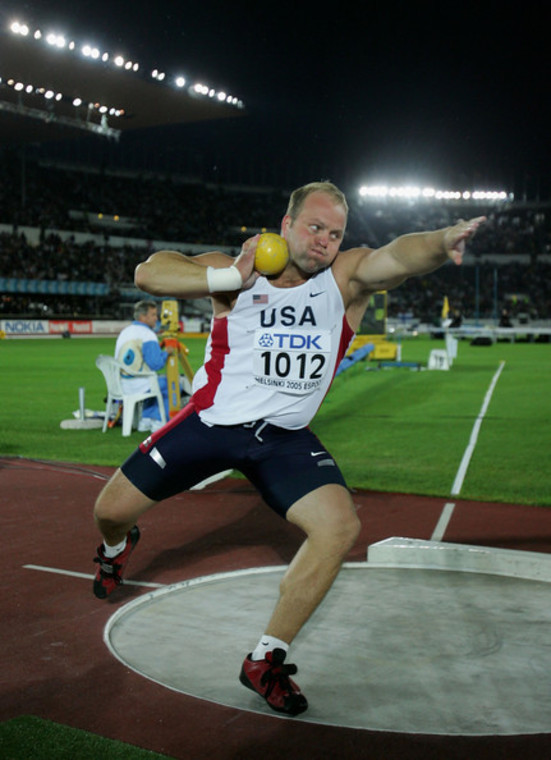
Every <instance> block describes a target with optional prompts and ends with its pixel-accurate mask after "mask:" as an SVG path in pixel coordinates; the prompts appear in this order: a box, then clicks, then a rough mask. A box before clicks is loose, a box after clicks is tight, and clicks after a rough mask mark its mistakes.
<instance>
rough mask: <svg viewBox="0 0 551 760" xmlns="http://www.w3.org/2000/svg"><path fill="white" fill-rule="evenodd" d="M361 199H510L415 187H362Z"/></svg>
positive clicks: (495, 193) (497, 193)
mask: <svg viewBox="0 0 551 760" xmlns="http://www.w3.org/2000/svg"><path fill="white" fill-rule="evenodd" d="M358 193H359V195H360V196H361V197H362V198H368V199H383V198H390V199H392V200H405V201H415V200H418V199H420V198H423V199H427V200H433V199H434V200H442V201H458V200H466V201H470V200H473V201H481V200H485V201H502V200H506V199H507V198H509V199H512V197H513V196H512V195H511V194H507V193H506V192H505V191H504V190H437V189H435V188H433V187H425V188H420V187H417V186H415V185H398V186H395V187H389V186H387V185H362V186H361V187H360V188H359V190H358Z"/></svg>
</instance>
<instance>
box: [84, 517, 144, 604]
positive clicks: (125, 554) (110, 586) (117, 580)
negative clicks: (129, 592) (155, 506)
mask: <svg viewBox="0 0 551 760" xmlns="http://www.w3.org/2000/svg"><path fill="white" fill-rule="evenodd" d="M139 539H140V530H139V528H138V526H137V525H134V527H133V528H132V529H131V530H129V531H128V533H127V535H126V546H125V547H124V549H123V550H122V552H120V553H119V554H117V556H116V557H113V558H111V559H110V558H109V557H106V556H105V554H104V551H103V544H101V545H100V546H98V556H97V557H96V558H95V559H94V562H97V563H98V564H99V567H98V569H97V570H96V577H95V578H94V594H95V595H96V596H97V597H98V599H105V597H106V596H109V594H110V593H111V592H112V591H114V590H115V589H116V588H117V586H120V584H121V583H122V582H123V581H122V574H123V571H124V568H125V567H126V565H127V563H128V560H129V558H130V555H131V554H132V552H133V550H134V547H135V546H136V544H137V543H138V541H139Z"/></svg>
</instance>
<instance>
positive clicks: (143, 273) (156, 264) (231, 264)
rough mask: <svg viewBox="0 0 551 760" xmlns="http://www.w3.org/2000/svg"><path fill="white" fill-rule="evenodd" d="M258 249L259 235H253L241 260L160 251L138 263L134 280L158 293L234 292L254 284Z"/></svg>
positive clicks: (188, 295)
mask: <svg viewBox="0 0 551 760" xmlns="http://www.w3.org/2000/svg"><path fill="white" fill-rule="evenodd" d="M255 250H256V238H250V239H249V240H247V241H245V243H244V244H243V248H242V250H241V253H240V255H239V256H238V257H237V259H232V257H231V256H228V255H226V254H225V253H220V252H216V251H214V252H212V253H202V254H199V255H197V256H193V257H191V256H184V255H183V254H182V253H178V252H177V251H158V252H157V253H154V254H152V255H151V256H150V257H149V258H148V259H147V260H146V261H144V262H142V263H141V264H138V266H137V267H136V271H135V273H134V282H135V284H136V286H137V287H138V288H140V290H143V291H144V292H146V293H151V294H152V295H156V296H174V297H175V298H204V297H205V296H209V295H212V294H213V293H233V292H236V291H239V290H242V289H245V288H249V287H251V285H252V284H253V283H254V280H255V279H256V275H255V273H254V272H253V265H254V253H255Z"/></svg>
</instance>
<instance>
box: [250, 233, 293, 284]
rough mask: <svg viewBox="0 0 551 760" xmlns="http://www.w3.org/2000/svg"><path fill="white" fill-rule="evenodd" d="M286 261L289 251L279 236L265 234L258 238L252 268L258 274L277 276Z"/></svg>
mask: <svg viewBox="0 0 551 760" xmlns="http://www.w3.org/2000/svg"><path fill="white" fill-rule="evenodd" d="M288 261H289V249H288V248H287V242H286V241H285V240H284V239H283V238H282V237H281V235H276V234H275V233H273V232H265V233H264V234H263V235H261V236H260V237H259V239H258V244H257V246H256V255H255V259H254V266H255V269H256V270H257V271H258V272H260V274H268V275H270V274H279V273H280V272H282V271H283V270H284V269H285V266H286V264H287V262H288Z"/></svg>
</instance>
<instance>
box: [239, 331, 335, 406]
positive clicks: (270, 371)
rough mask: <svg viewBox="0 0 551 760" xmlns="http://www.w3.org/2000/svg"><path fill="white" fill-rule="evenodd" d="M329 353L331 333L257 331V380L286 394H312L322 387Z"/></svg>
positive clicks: (255, 344)
mask: <svg viewBox="0 0 551 760" xmlns="http://www.w3.org/2000/svg"><path fill="white" fill-rule="evenodd" d="M330 352H331V334H330V331H329V330H293V332H281V330H278V329H275V330H265V329H259V330H256V331H255V335H254V351H253V372H254V381H255V383H256V384H257V385H261V386H263V387H265V388H270V390H275V389H277V390H278V391H280V392H283V393H290V394H297V395H305V394H308V393H313V392H314V391H316V390H317V389H318V388H320V387H321V383H322V380H323V377H324V375H325V373H326V371H327V368H328V362H329V357H330Z"/></svg>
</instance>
